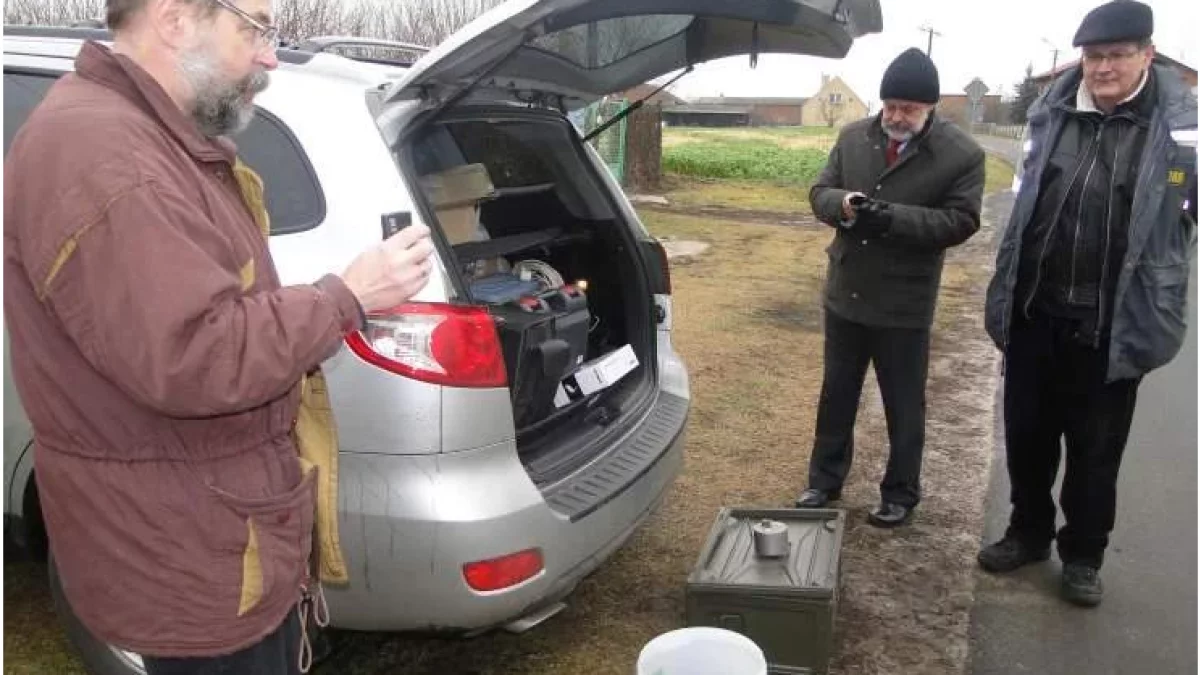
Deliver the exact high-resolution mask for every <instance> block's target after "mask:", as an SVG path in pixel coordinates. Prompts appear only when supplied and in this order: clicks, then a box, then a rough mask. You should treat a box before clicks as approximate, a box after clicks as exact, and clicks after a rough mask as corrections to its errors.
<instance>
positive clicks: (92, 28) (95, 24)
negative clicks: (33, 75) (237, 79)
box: [4, 19, 313, 63]
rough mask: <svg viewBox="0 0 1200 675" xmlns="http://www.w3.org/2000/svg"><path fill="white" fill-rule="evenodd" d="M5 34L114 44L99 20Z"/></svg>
mask: <svg viewBox="0 0 1200 675" xmlns="http://www.w3.org/2000/svg"><path fill="white" fill-rule="evenodd" d="M4 34H5V35H6V36H13V37H34V38H37V37H40V38H66V39H70V40H95V41H97V42H112V39H113V35H112V32H111V31H109V30H108V29H107V28H104V23H103V22H102V21H100V20H99V19H83V20H81V21H77V22H76V23H75V24H74V25H72V26H23V25H20V24H4ZM275 56H277V57H278V58H279V60H280V61H283V62H285V63H308V62H309V61H310V60H312V57H313V52H309V51H304V50H300V49H296V48H295V47H283V48H280V49H278V50H276V52H275Z"/></svg>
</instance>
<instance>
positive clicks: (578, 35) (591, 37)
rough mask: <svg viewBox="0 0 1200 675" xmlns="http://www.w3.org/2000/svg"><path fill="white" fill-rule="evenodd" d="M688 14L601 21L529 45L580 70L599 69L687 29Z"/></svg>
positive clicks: (692, 19)
mask: <svg viewBox="0 0 1200 675" xmlns="http://www.w3.org/2000/svg"><path fill="white" fill-rule="evenodd" d="M694 20H695V17H694V16H692V15H690V14H683V15H680V14H658V15H653V14H652V15H646V16H636V17H621V18H616V19H605V20H603V21H596V22H594V23H589V24H583V25H579V26H572V27H570V28H566V29H563V30H560V31H556V32H553V33H548V34H546V35H543V36H541V37H539V38H536V39H534V40H533V41H531V42H530V45H532V46H533V47H535V48H537V49H540V50H542V51H545V52H550V53H551V54H555V55H557V56H560V57H562V58H564V59H566V60H568V61H570V62H571V63H574V64H575V65H577V66H580V67H583V68H603V67H605V66H608V65H612V64H613V63H616V62H617V61H620V60H621V59H623V58H625V57H627V56H629V55H631V54H634V53H636V52H639V51H641V50H643V49H646V48H647V47H651V46H653V45H656V44H658V43H659V42H663V41H664V40H668V39H670V38H672V37H674V36H675V35H678V34H679V33H682V32H683V31H685V30H687V28H688V26H689V25H691V23H692V21H694Z"/></svg>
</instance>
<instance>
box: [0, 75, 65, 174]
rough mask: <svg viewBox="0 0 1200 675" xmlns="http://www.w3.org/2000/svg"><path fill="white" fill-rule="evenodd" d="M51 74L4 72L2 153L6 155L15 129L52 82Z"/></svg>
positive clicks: (14, 134)
mask: <svg viewBox="0 0 1200 675" xmlns="http://www.w3.org/2000/svg"><path fill="white" fill-rule="evenodd" d="M54 79H55V78H54V77H53V76H51V75H37V74H33V73H5V74H4V155H5V156H6V157H7V156H8V146H10V145H12V140H13V137H14V136H16V135H17V130H18V129H20V128H21V125H22V124H24V123H25V118H27V117H29V113H31V112H33V109H34V108H35V107H37V104H38V103H41V101H42V97H43V96H45V95H46V91H47V90H48V89H50V85H52V84H54Z"/></svg>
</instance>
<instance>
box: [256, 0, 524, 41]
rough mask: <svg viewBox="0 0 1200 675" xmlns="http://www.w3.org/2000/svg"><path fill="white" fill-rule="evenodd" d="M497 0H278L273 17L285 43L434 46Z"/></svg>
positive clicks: (493, 4) (499, 0)
mask: <svg viewBox="0 0 1200 675" xmlns="http://www.w3.org/2000/svg"><path fill="white" fill-rule="evenodd" d="M501 1H502V0H401V1H399V2H388V1H387V0H360V2H358V3H355V4H352V5H343V4H342V3H341V2H339V1H338V0H277V2H276V5H275V7H276V16H277V17H278V19H277V22H278V24H279V27H280V31H281V33H282V34H283V35H284V37H285V39H286V40H289V41H300V40H303V39H305V38H309V37H314V36H318V35H352V36H356V37H370V38H379V39H383V40H397V41H402V42H412V43H416V44H423V45H427V46H432V45H436V44H437V43H439V42H441V41H442V40H444V39H446V38H447V37H448V36H449V35H450V34H451V33H453V32H454V31H456V30H458V29H459V28H462V27H463V26H464V25H466V24H467V23H468V22H470V21H471V20H472V19H474V18H475V17H477V16H479V15H480V14H483V13H484V12H485V11H487V10H489V9H491V8H492V7H494V6H495V5H498V4H500V2H501Z"/></svg>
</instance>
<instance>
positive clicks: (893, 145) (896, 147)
mask: <svg viewBox="0 0 1200 675" xmlns="http://www.w3.org/2000/svg"><path fill="white" fill-rule="evenodd" d="M899 155H900V141H897V140H893V139H891V138H889V139H888V144H887V165H888V166H891V165H893V164H895V163H896V157H898V156H899Z"/></svg>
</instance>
